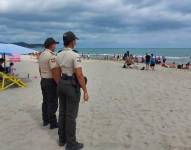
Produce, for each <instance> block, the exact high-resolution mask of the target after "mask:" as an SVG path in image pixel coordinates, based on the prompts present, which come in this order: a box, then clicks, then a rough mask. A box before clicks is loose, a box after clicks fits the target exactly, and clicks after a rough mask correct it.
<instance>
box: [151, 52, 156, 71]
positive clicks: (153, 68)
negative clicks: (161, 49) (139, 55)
mask: <svg viewBox="0 0 191 150" xmlns="http://www.w3.org/2000/svg"><path fill="white" fill-rule="evenodd" d="M155 64H156V58H155V57H154V55H153V54H151V59H150V66H151V69H152V70H153V71H154V70H155Z"/></svg>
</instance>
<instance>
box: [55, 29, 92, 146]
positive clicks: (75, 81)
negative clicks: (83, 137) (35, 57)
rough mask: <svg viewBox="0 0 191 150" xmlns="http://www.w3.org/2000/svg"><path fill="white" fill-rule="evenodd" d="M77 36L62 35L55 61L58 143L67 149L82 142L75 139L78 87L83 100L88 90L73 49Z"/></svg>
mask: <svg viewBox="0 0 191 150" xmlns="http://www.w3.org/2000/svg"><path fill="white" fill-rule="evenodd" d="M77 39H78V38H77V37H76V36H75V34H74V33H72V32H70V31H69V32H66V33H65V34H64V36H63V41H64V46H65V48H64V50H63V51H61V52H60V53H58V55H57V58H56V60H57V63H58V66H57V67H60V69H61V74H62V75H61V80H60V81H59V82H58V96H59V130H58V134H59V145H60V146H64V145H65V143H66V144H67V145H66V149H67V150H79V149H82V148H83V144H82V143H78V142H77V141H76V118H77V114H78V108H79V102H80V96H81V92H80V88H82V90H83V93H84V95H83V97H84V101H88V99H89V97H88V92H87V88H86V83H85V79H84V76H83V73H82V64H81V59H80V55H79V54H78V53H76V52H75V51H73V49H74V48H75V46H76V40H77Z"/></svg>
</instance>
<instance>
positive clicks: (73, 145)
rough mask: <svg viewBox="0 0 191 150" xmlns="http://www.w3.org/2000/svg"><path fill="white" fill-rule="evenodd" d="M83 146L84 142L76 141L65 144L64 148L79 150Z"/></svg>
mask: <svg viewBox="0 0 191 150" xmlns="http://www.w3.org/2000/svg"><path fill="white" fill-rule="evenodd" d="M83 147H84V144H82V143H76V144H72V145H71V144H67V145H66V150H80V149H82V148H83Z"/></svg>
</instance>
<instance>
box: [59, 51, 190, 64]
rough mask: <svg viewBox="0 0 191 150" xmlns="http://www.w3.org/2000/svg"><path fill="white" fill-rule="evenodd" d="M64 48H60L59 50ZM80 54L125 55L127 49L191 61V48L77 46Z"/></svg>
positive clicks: (170, 58) (171, 59)
mask: <svg viewBox="0 0 191 150" xmlns="http://www.w3.org/2000/svg"><path fill="white" fill-rule="evenodd" d="M61 49H62V48H58V49H57V51H59V50H61ZM76 50H77V51H78V52H79V53H80V54H84V55H86V54H89V55H90V57H94V58H95V57H96V58H98V57H104V56H110V57H112V56H114V55H118V54H120V55H123V54H124V53H125V52H126V51H129V52H130V54H133V55H136V56H144V55H145V54H146V53H153V54H154V55H155V56H165V57H166V58H167V61H168V62H176V63H187V62H189V61H191V48H76Z"/></svg>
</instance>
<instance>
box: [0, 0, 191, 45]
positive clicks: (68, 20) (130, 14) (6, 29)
mask: <svg viewBox="0 0 191 150" xmlns="http://www.w3.org/2000/svg"><path fill="white" fill-rule="evenodd" d="M190 6H191V0H29V1H26V0H0V41H2V42H20V41H24V42H29V43H42V42H43V41H44V39H45V38H47V37H50V36H52V37H54V38H55V39H57V40H58V41H61V40H62V35H63V33H64V32H65V31H68V30H72V31H74V32H75V33H76V34H77V35H78V37H79V38H80V41H79V42H78V43H79V47H191V7H190Z"/></svg>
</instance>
